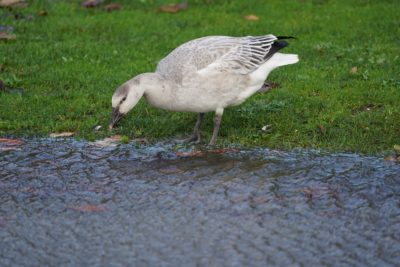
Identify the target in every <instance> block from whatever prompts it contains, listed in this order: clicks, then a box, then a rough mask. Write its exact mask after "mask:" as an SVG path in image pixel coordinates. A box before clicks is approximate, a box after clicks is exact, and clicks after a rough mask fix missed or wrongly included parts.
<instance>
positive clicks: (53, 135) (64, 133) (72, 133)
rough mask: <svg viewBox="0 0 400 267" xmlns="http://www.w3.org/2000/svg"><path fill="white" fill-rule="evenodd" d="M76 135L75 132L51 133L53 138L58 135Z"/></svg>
mask: <svg viewBox="0 0 400 267" xmlns="http://www.w3.org/2000/svg"><path fill="white" fill-rule="evenodd" d="M73 135H75V133H74V132H62V133H51V134H50V137H51V138H57V137H71V136H73Z"/></svg>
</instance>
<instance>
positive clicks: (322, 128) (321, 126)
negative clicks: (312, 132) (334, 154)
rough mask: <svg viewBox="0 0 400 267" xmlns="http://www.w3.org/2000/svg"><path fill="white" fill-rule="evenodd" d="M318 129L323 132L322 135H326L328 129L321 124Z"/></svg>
mask: <svg viewBox="0 0 400 267" xmlns="http://www.w3.org/2000/svg"><path fill="white" fill-rule="evenodd" d="M318 129H319V131H320V132H321V133H323V134H324V133H326V129H325V127H324V126H323V125H321V124H319V125H318Z"/></svg>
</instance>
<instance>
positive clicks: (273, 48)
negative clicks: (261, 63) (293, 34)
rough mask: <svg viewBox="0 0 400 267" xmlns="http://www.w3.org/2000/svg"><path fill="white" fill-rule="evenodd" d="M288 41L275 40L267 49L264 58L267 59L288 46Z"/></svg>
mask: <svg viewBox="0 0 400 267" xmlns="http://www.w3.org/2000/svg"><path fill="white" fill-rule="evenodd" d="M288 45H289V44H288V42H285V41H276V42H274V43H273V44H272V46H271V49H270V50H269V52H268V54H267V55H266V56H265V59H269V58H270V57H272V55H273V54H275V53H276V52H278V51H279V50H281V49H282V48H285V47H286V46H288Z"/></svg>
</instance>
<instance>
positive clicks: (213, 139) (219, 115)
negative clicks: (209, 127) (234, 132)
mask: <svg viewBox="0 0 400 267" xmlns="http://www.w3.org/2000/svg"><path fill="white" fill-rule="evenodd" d="M223 113H224V109H223V108H218V109H217V110H216V111H215V117H214V130H213V135H212V137H211V140H210V143H209V144H208V145H209V146H214V145H215V143H216V142H217V136H218V131H219V126H221V121H222V114H223Z"/></svg>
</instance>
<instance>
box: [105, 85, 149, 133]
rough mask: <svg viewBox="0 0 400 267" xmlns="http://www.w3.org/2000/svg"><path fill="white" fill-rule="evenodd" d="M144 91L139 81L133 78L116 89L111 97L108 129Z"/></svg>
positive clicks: (134, 103)
mask: <svg viewBox="0 0 400 267" xmlns="http://www.w3.org/2000/svg"><path fill="white" fill-rule="evenodd" d="M143 93H144V89H143V86H141V84H140V79H138V78H133V79H132V80H129V81H127V82H126V83H124V84H123V85H121V86H120V87H118V88H117V90H116V91H115V92H114V94H113V96H112V100H111V103H112V117H111V122H110V125H109V129H112V128H113V127H114V126H115V125H116V124H117V123H118V122H119V121H120V120H121V119H122V118H123V117H124V116H125V115H126V114H127V113H128V112H129V111H130V110H131V109H132V108H133V107H134V106H136V104H137V103H138V102H139V100H140V98H141V97H142V96H143Z"/></svg>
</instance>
